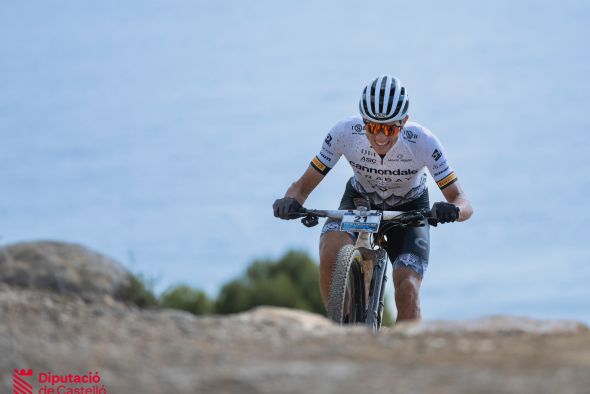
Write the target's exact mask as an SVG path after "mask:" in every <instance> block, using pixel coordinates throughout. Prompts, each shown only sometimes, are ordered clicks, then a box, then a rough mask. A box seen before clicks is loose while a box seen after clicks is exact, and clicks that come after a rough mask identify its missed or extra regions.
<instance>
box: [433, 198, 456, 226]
mask: <svg viewBox="0 0 590 394" xmlns="http://www.w3.org/2000/svg"><path fill="white" fill-rule="evenodd" d="M432 215H433V216H434V217H435V218H437V219H438V221H439V222H441V223H450V222H454V221H455V220H457V219H458V218H459V207H458V206H456V205H454V204H450V203H448V202H435V203H434V205H433V206H432Z"/></svg>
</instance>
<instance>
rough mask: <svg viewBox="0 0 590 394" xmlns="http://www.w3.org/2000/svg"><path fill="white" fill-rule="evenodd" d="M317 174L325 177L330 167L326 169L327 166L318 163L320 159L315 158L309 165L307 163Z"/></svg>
mask: <svg viewBox="0 0 590 394" xmlns="http://www.w3.org/2000/svg"><path fill="white" fill-rule="evenodd" d="M309 164H310V165H311V166H312V167H313V168H314V169H315V170H316V171H317V172H319V173H320V174H322V175H326V174H327V173H328V171H330V170H331V168H330V167H328V166H327V165H325V164H324V163H322V162H321V161H320V159H318V157H317V156H314V157H313V160H312V161H311V163H309Z"/></svg>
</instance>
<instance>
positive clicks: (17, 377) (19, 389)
mask: <svg viewBox="0 0 590 394" xmlns="http://www.w3.org/2000/svg"><path fill="white" fill-rule="evenodd" d="M31 376H33V370H32V369H28V370H24V369H21V370H20V371H19V370H18V369H15V370H14V374H13V375H12V389H13V392H14V394H33V386H31V384H30V383H29V382H27V381H26V380H25V379H23V377H31Z"/></svg>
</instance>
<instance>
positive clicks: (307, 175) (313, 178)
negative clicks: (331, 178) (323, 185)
mask: <svg viewBox="0 0 590 394" xmlns="http://www.w3.org/2000/svg"><path fill="white" fill-rule="evenodd" d="M322 179H324V175H322V174H320V173H319V172H318V171H317V170H315V169H314V168H312V167H311V166H309V167H308V168H307V170H306V171H305V172H304V173H303V175H302V176H301V178H299V179H298V180H296V181H295V182H293V184H292V185H291V186H290V187H289V189H287V193H285V197H293V198H294V199H296V200H297V201H299V203H300V204H301V205H303V203H305V200H307V197H308V196H309V194H310V193H311V192H312V191H313V189H315V188H316V186H317V185H319V183H320V182H321V181H322Z"/></svg>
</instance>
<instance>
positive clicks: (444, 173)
mask: <svg viewBox="0 0 590 394" xmlns="http://www.w3.org/2000/svg"><path fill="white" fill-rule="evenodd" d="M425 137H426V138H425V142H426V143H425V144H424V146H423V147H422V148H423V149H422V154H423V160H424V165H425V166H426V167H428V171H429V172H430V175H432V177H433V178H434V181H435V182H436V184H437V185H438V187H439V188H440V190H443V189H444V188H446V187H449V186H450V185H452V184H453V183H455V182H457V174H455V171H454V170H453V168H452V167H451V164H450V163H449V160H448V158H447V154H446V152H445V149H444V148H443V146H442V144H441V143H440V141H439V140H438V138H436V136H435V135H434V134H432V133H430V132H427V134H426V135H425Z"/></svg>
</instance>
